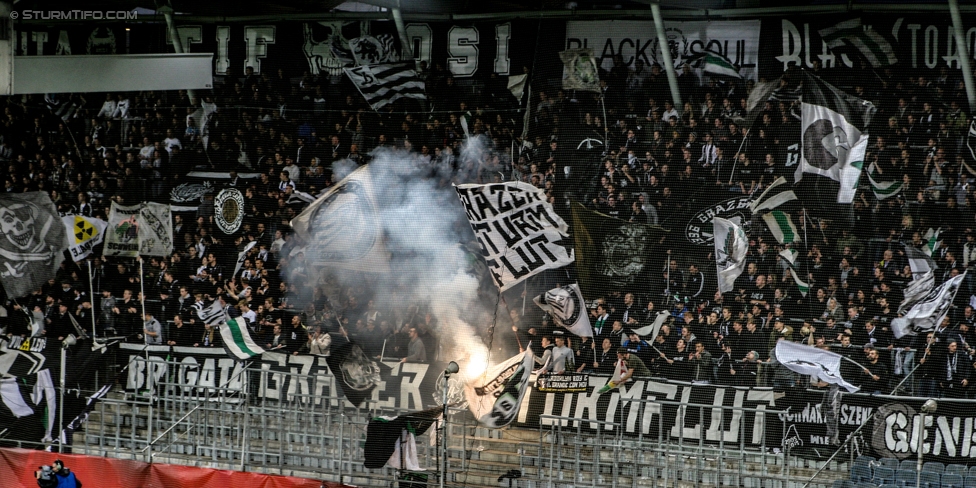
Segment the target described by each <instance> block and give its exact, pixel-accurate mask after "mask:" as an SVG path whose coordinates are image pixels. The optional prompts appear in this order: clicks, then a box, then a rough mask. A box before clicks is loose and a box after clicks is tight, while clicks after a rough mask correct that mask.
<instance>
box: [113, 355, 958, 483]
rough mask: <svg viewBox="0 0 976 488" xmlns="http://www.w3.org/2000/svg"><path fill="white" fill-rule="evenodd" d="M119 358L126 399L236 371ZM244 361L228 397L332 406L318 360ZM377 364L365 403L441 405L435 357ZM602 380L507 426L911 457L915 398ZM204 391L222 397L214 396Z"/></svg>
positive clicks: (530, 398) (944, 421)
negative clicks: (832, 402)
mask: <svg viewBox="0 0 976 488" xmlns="http://www.w3.org/2000/svg"><path fill="white" fill-rule="evenodd" d="M144 348H145V350H144ZM147 352H148V361H147V360H146V357H147V356H146V354H147ZM167 356H169V357H170V359H169V361H170V362H169V363H167V362H166V361H167ZM121 357H122V358H124V359H125V360H126V361H132V365H131V366H130V368H129V372H128V375H127V377H126V378H125V387H126V390H127V391H129V392H131V393H134V394H137V396H138V395H145V394H148V393H146V392H147V391H151V390H152V389H154V388H155V387H156V385H157V384H158V383H161V382H163V381H166V382H167V384H166V386H165V387H166V388H168V389H169V390H168V393H178V394H182V395H188V396H194V395H195V396H199V397H200V398H203V397H204V395H203V392H204V389H206V388H215V387H218V386H221V385H223V384H225V383H227V380H228V379H230V378H232V377H233V376H234V375H237V373H238V372H239V371H238V370H237V368H238V367H239V366H238V365H237V363H236V362H235V361H234V359H233V358H230V357H228V356H227V354H226V353H225V352H224V351H223V349H220V348H180V347H173V348H170V347H165V346H143V345H142V344H124V345H122V356H121ZM255 361H256V362H254V363H253V365H254V367H255V368H260V369H261V370H262V372H261V374H260V375H259V377H257V378H249V381H245V382H240V381H236V382H235V381H232V382H230V389H231V393H233V390H240V389H241V388H243V387H244V386H247V385H250V391H251V395H252V397H255V396H256V397H258V398H264V399H266V400H282V401H299V402H304V403H314V404H315V405H322V404H323V402H330V404H331V405H332V406H338V401H339V400H337V398H339V396H341V394H340V392H338V391H337V387H338V384H339V382H337V381H336V378H335V377H334V376H333V375H332V374H331V373H330V372H329V369H328V365H327V364H326V362H325V358H323V357H317V356H309V355H290V354H288V355H286V354H280V353H273V352H265V353H264V354H263V355H262V356H261V357H260V359H256V360H255ZM384 364H385V365H386V366H388V367H389V371H384V373H383V375H384V376H383V377H382V378H381V382H380V383H379V384H378V385H377V386H376V388H374V389H373V390H372V392H371V399H372V400H373V401H375V402H377V403H375V404H371V405H375V406H377V407H378V408H384V409H387V408H389V409H394V408H396V409H403V410H417V409H422V408H428V407H433V406H436V405H439V404H440V402H441V395H442V392H441V390H440V389H438V388H437V380H438V379H439V378H440V376H441V375H440V373H441V372H442V371H443V370H444V368H445V366H446V365H445V364H441V363H437V364H431V365H427V364H417V363H395V362H385V363H384ZM566 376H570V377H574V376H577V375H573V374H570V375H566ZM609 379H610V377H609V376H606V375H596V374H591V375H588V376H587V377H586V381H587V384H586V387H585V391H578V392H572V393H557V392H553V391H548V392H547V391H543V390H542V389H540V388H539V387H538V386H537V385H536V381H537V380H538V378H535V377H532V378H530V385H531V386H530V387H529V388H528V389H527V390H526V392H525V395H524V396H523V398H522V401H521V408H519V409H518V414H517V416H516V417H515V420H514V422H513V425H515V426H516V427H522V428H529V429H538V428H539V427H540V426H541V425H542V426H545V425H555V424H556V423H557V422H561V424H562V425H563V426H564V427H571V428H576V427H579V428H581V429H584V430H594V429H599V428H602V429H607V430H612V429H614V427H613V426H610V425H606V424H597V423H594V422H593V421H600V422H615V423H617V425H619V426H620V428H622V429H623V434H625V435H631V436H633V435H638V434H640V435H643V436H645V437H647V436H651V437H652V438H658V437H660V438H668V439H671V440H678V439H681V440H683V442H696V443H697V442H698V441H699V440H700V441H702V442H703V443H706V444H711V445H718V444H719V443H724V445H725V446H726V448H729V446H743V447H749V448H759V447H764V446H765V447H767V448H771V449H772V448H782V447H784V446H786V445H789V446H790V447H791V449H792V452H793V453H797V454H798V453H800V452H801V451H800V450H804V452H809V453H810V454H811V455H815V452H816V451H824V452H827V453H828V455H829V453H830V452H832V449H834V448H833V447H832V444H831V439H830V436H829V434H828V423H830V425H829V428H830V429H833V428H834V427H835V426H836V428H837V432H838V434H839V439H840V440H841V441H844V440H845V439H848V438H849V437H852V436H854V432H855V431H856V430H857V428H858V427H860V426H861V425H862V424H867V425H866V426H865V428H864V429H862V430H861V431H860V432H858V433H857V435H856V436H854V437H855V442H856V445H857V449H859V450H860V452H861V453H862V454H870V455H873V456H875V457H894V458H898V459H915V456H916V454H915V449H916V446H917V444H916V443H913V442H911V439H917V438H918V437H917V436H918V433H919V409H920V408H921V404H922V403H923V402H924V399H915V398H899V397H887V396H874V395H862V394H843V395H841V398H840V401H839V402H838V403H837V410H836V411H835V412H828V410H827V409H828V408H830V407H829V406H828V403H827V402H826V395H827V391H826V390H824V391H822V392H821V391H816V390H800V389H797V390H794V391H791V392H790V394H789V395H786V396H783V397H781V398H776V397H775V396H774V393H773V391H772V390H771V389H768V388H752V389H747V388H739V387H731V386H722V385H691V384H688V383H680V382H668V381H664V380H654V379H636V380H635V381H633V382H632V383H627V384H626V385H624V386H622V387H620V388H618V389H616V390H614V391H612V392H610V393H607V394H604V395H600V394H598V393H597V391H598V390H599V389H600V388H602V387H603V386H605V385H606V384H607V382H608V381H609ZM560 386H562V385H560ZM229 396H233V395H232V394H231V395H229ZM207 398H209V399H211V400H213V401H218V400H220V401H229V399H228V398H222V397H219V396H218V395H214V394H213V392H211V394H210V395H209V396H208V397H207ZM343 403H345V402H344V400H343ZM347 405H348V404H347ZM691 405H694V406H695V407H692V406H691ZM971 411H972V408H971V404H969V403H966V401H965V400H961V401H955V400H951V399H946V398H943V399H940V400H939V410H938V413H937V414H936V415H934V416H927V418H926V422H925V423H926V428H925V433H924V434H923V439H924V446H925V456H926V459H929V460H933V461H941V462H943V463H946V464H949V463H962V464H976V442H974V441H973V436H974V435H976V417H974V416H973V415H972V414H971ZM543 416H560V417H567V419H566V420H558V419H554V418H548V417H543ZM569 418H572V419H573V420H569ZM825 449H826V450H825Z"/></svg>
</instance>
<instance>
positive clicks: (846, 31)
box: [819, 17, 898, 68]
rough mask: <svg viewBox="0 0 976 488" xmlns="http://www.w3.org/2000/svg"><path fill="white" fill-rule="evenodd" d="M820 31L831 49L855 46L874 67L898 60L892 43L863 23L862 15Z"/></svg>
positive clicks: (891, 63) (821, 36)
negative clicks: (846, 45)
mask: <svg viewBox="0 0 976 488" xmlns="http://www.w3.org/2000/svg"><path fill="white" fill-rule="evenodd" d="M819 33H820V38H821V39H822V40H823V42H824V43H826V44H827V47H829V48H830V49H836V48H839V47H843V46H844V45H845V44H850V45H852V46H854V48H855V49H857V51H858V52H859V53H860V54H861V56H864V58H865V59H867V60H868V62H869V63H871V66H872V67H874V68H880V67H882V66H891V65H893V64H895V63H897V62H898V58H897V57H895V50H894V48H892V47H891V43H890V42H888V40H887V39H885V38H884V37H883V36H882V35H881V34H879V33H878V32H876V31H875V30H873V29H871V28H870V27H867V28H866V26H864V25H862V24H861V18H860V17H858V18H855V19H849V20H845V21H843V22H840V23H838V24H837V25H834V26H833V27H828V28H826V29H820V31H819Z"/></svg>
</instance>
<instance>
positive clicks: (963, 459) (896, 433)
mask: <svg viewBox="0 0 976 488" xmlns="http://www.w3.org/2000/svg"><path fill="white" fill-rule="evenodd" d="M826 397H827V393H826V392H822V393H821V392H816V391H805V392H799V393H797V394H790V395H787V396H786V397H784V398H782V399H780V404H779V408H780V409H781V410H783V411H784V413H782V414H781V415H780V420H781V421H782V422H783V423H784V424H785V428H786V432H787V435H786V436H785V437H784V438H783V442H782V444H783V445H789V446H790V447H791V448H793V449H798V448H803V450H804V451H809V450H810V449H809V448H817V447H821V448H827V449H828V451H827V452H828V453H829V452H830V451H832V449H831V448H832V447H833V446H831V438H830V437H831V436H830V433H829V432H828V426H829V424H834V425H836V426H837V434H838V440H840V441H841V442H844V441H845V440H848V439H850V441H851V444H850V445H851V446H852V448H853V449H854V450H855V451H857V452H859V453H860V454H868V455H871V456H875V457H879V458H881V457H888V458H896V459H916V458H917V456H918V454H917V453H918V436H919V434H920V433H921V435H922V442H923V453H924V455H925V460H926V461H940V462H943V463H945V464H952V463H955V464H972V463H974V460H976V435H974V434H976V416H974V415H973V413H972V411H973V408H972V405H973V404H972V401H965V400H949V399H939V400H938V411H937V412H936V413H935V414H933V415H926V416H925V428H924V430H923V429H922V428H921V410H920V409H921V406H922V403H924V402H925V399H923V398H900V397H887V396H868V395H861V394H856V395H846V394H845V395H843V396H842V397H841V399H840V402H839V403H837V410H836V412H832V408H833V407H832V406H831V405H830V404H829V403H828V402H826ZM864 424H866V425H865V427H864V428H863V429H861V430H860V432H857V433H856V434H855V432H856V431H857V429H858V428H859V427H860V426H861V425H864ZM830 427H832V426H830ZM770 444H772V439H770Z"/></svg>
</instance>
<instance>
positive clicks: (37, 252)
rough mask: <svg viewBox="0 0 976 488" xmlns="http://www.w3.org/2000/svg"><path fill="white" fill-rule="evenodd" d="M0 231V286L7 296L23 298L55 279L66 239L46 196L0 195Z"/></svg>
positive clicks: (42, 194)
mask: <svg viewBox="0 0 976 488" xmlns="http://www.w3.org/2000/svg"><path fill="white" fill-rule="evenodd" d="M0 231H2V232H3V238H0V283H3V287H4V289H5V290H6V291H7V296H9V297H20V296H24V295H26V294H28V293H30V292H31V291H33V290H35V289H37V288H40V286H41V285H42V284H43V283H45V282H46V281H47V280H49V279H51V278H54V275H55V273H56V272H57V271H58V268H59V267H60V266H61V261H62V260H63V259H64V250H65V249H67V248H68V238H67V236H66V235H65V232H64V226H63V225H62V224H61V217H59V216H58V211H57V209H56V208H55V207H54V203H52V202H51V199H50V198H49V197H48V196H47V193H44V192H39V191H33V192H26V193H8V194H4V195H2V196H0Z"/></svg>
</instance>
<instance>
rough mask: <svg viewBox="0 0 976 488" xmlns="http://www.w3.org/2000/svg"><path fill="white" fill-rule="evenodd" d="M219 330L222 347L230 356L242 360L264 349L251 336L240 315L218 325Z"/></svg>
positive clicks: (256, 354)
mask: <svg viewBox="0 0 976 488" xmlns="http://www.w3.org/2000/svg"><path fill="white" fill-rule="evenodd" d="M219 330H220V338H221V339H223V343H224V349H225V350H226V351H227V354H229V355H230V356H233V357H235V358H237V359H240V360H244V359H250V358H252V357H254V356H258V355H260V354H261V353H263V352H264V349H263V348H262V347H261V346H259V345H258V344H257V343H256V342H254V339H252V338H251V333H250V331H248V329H247V322H245V321H244V320H243V319H242V318H240V317H238V318H236V319H231V320H228V321H227V323H226V324H224V325H221V326H220V329H219Z"/></svg>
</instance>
